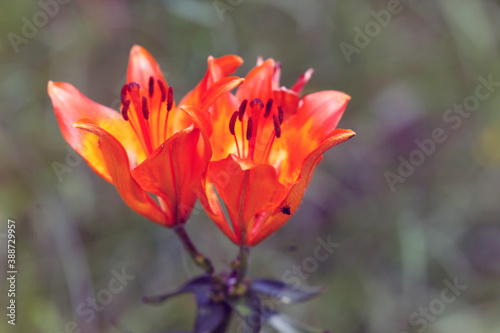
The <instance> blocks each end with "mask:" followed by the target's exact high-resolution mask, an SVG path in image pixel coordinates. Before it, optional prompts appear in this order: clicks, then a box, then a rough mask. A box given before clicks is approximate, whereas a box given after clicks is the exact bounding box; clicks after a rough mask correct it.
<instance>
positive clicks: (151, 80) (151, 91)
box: [149, 76, 155, 98]
mask: <svg viewBox="0 0 500 333" xmlns="http://www.w3.org/2000/svg"><path fill="white" fill-rule="evenodd" d="M154 92H155V79H154V78H153V77H152V76H150V77H149V98H152V97H153V94H154Z"/></svg>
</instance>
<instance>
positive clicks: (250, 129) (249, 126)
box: [247, 118, 253, 141]
mask: <svg viewBox="0 0 500 333" xmlns="http://www.w3.org/2000/svg"><path fill="white" fill-rule="evenodd" d="M252 133H253V120H252V118H249V119H248V123H247V140H248V141H250V139H252Z"/></svg>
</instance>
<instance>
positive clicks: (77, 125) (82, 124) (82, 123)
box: [72, 118, 95, 130]
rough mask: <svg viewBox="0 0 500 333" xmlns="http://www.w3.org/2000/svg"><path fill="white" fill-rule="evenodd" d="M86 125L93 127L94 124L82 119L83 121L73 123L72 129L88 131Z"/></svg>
mask: <svg viewBox="0 0 500 333" xmlns="http://www.w3.org/2000/svg"><path fill="white" fill-rule="evenodd" d="M88 125H95V124H94V122H93V121H92V120H90V119H86V118H83V119H79V120H77V121H75V122H74V123H73V125H72V127H73V128H79V129H83V130H88V129H89V126H88Z"/></svg>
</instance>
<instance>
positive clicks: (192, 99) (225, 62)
mask: <svg viewBox="0 0 500 333" xmlns="http://www.w3.org/2000/svg"><path fill="white" fill-rule="evenodd" d="M207 62H208V68H207V71H206V73H205V76H204V77H203V79H202V80H201V81H200V83H198V85H197V86H196V88H194V89H193V90H191V91H190V92H189V93H188V94H187V95H186V96H184V98H183V99H182V101H181V102H180V103H179V104H180V105H182V104H187V105H201V103H202V96H203V95H204V94H205V93H206V91H207V90H208V89H210V87H211V86H212V85H213V84H214V83H215V82H217V81H219V80H220V79H222V78H224V77H226V76H228V75H231V74H233V73H234V72H235V71H236V69H237V68H238V67H239V66H240V65H241V64H242V63H243V60H242V59H241V58H240V57H238V56H235V55H227V56H223V57H220V58H214V57H212V56H210V57H208V60H207Z"/></svg>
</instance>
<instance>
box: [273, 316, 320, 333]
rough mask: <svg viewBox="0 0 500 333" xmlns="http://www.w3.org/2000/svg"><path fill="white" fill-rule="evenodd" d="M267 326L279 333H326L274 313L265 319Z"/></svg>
mask: <svg viewBox="0 0 500 333" xmlns="http://www.w3.org/2000/svg"><path fill="white" fill-rule="evenodd" d="M267 324H269V325H270V326H272V327H273V328H274V329H276V330H277V331H278V332H281V333H328V332H329V331H327V330H322V329H319V328H314V327H311V326H309V325H306V324H303V323H299V322H297V321H296V320H294V319H292V318H291V317H289V316H287V315H284V314H281V313H274V314H270V317H269V318H268V319H267Z"/></svg>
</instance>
